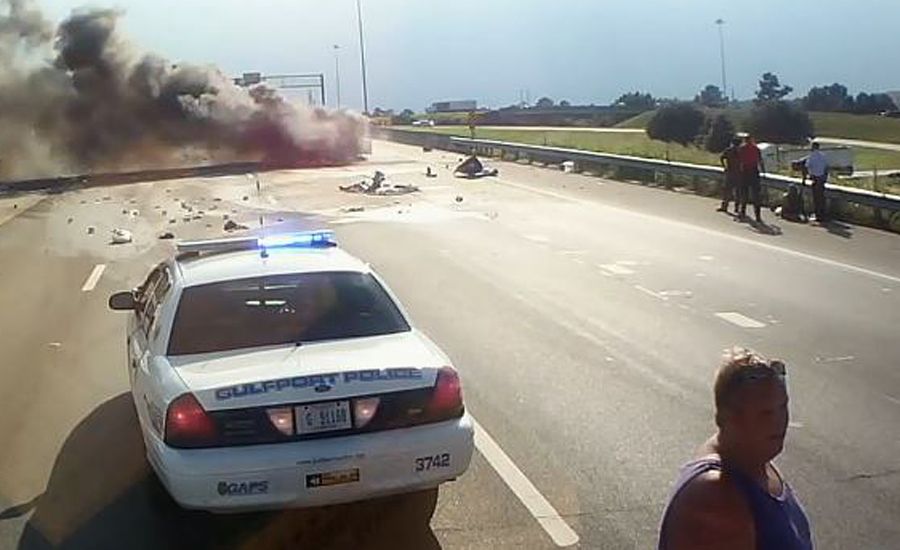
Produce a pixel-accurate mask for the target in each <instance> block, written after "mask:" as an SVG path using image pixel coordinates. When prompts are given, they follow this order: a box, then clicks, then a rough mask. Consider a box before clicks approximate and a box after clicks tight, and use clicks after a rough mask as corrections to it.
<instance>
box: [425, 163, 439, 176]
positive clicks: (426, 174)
mask: <svg viewBox="0 0 900 550" xmlns="http://www.w3.org/2000/svg"><path fill="white" fill-rule="evenodd" d="M425 177H426V178H436V177H437V172H435V171H433V170H432V169H431V166H429V167H427V168H426V169H425Z"/></svg>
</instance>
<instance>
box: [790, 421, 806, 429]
mask: <svg viewBox="0 0 900 550" xmlns="http://www.w3.org/2000/svg"><path fill="white" fill-rule="evenodd" d="M788 426H790V427H791V428H802V427H803V422H796V421H791V422H788Z"/></svg>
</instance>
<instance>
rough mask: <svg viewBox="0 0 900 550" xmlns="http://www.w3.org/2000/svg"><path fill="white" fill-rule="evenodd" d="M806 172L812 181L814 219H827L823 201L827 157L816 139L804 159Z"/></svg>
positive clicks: (818, 220) (822, 221) (820, 220)
mask: <svg viewBox="0 0 900 550" xmlns="http://www.w3.org/2000/svg"><path fill="white" fill-rule="evenodd" d="M804 163H805V164H806V173H807V174H809V178H810V180H811V181H812V195H813V207H814V209H815V211H816V221H817V222H819V223H824V222H825V221H827V217H828V211H827V208H826V203H825V182H826V181H828V158H827V157H826V156H825V153H823V152H822V151H821V147H820V145H819V142H818V141H814V142H812V146H811V150H810V152H809V156H807V157H806V158H805V159H804Z"/></svg>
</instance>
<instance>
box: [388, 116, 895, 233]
mask: <svg viewBox="0 0 900 550" xmlns="http://www.w3.org/2000/svg"><path fill="white" fill-rule="evenodd" d="M375 134H376V137H380V138H382V139H387V140H390V141H395V142H398V143H404V144H407V145H415V146H422V147H430V148H432V149H442V150H445V151H453V152H456V153H460V154H469V153H475V154H477V155H479V156H485V157H500V158H504V159H509V160H516V161H519V160H528V161H531V162H541V163H545V164H562V163H563V162H574V163H575V167H576V168H575V169H576V171H585V170H589V171H591V172H597V173H610V172H614V173H615V172H623V171H624V172H628V171H631V172H632V175H635V177H628V178H626V179H644V180H650V181H654V182H655V181H658V177H659V176H662V180H663V181H662V183H663V185H668V186H672V185H674V183H673V182H674V181H675V180H676V179H679V180H687V181H688V182H689V183H688V185H690V186H692V187H694V189H695V190H700V189H702V188H704V187H705V188H708V189H709V190H711V192H710V193H708V194H713V193H715V192H717V191H718V188H719V186H720V185H721V182H722V179H723V170H722V168H721V167H720V166H709V165H702V164H689V163H684V162H670V161H666V160H661V159H648V158H643V157H632V156H627V155H615V154H612V153H597V152H593V151H582V150H579V149H566V148H562V147H549V146H546V145H529V144H524V143H511V142H505V141H495V140H486V139H469V138H462V137H456V136H449V135H444V134H433V133H429V132H417V131H410V130H400V129H396V128H379V129H377V130H376V131H375ZM642 173H643V176H644V177H641V176H642ZM613 179H616V178H615V176H613ZM761 182H762V185H763V186H764V189H765V191H766V193H765V194H767V195H769V194H770V193H771V192H776V193H777V194H780V193H782V192H784V191H785V190H787V188H788V186H790V185H791V184H796V185H800V184H801V180H800V179H799V178H792V177H789V176H782V175H778V174H765V175H763V177H762V179H761ZM804 194H805V195H810V193H804ZM826 197H827V199H828V201H829V204H830V209H831V210H832V211H833V213H834V214H835V216H837V217H838V218H841V219H846V220H849V221H853V222H856V223H862V224H865V225H872V226H875V227H879V228H883V229H890V230H892V231H898V232H900V196H897V195H891V194H887V193H877V192H875V191H868V190H865V189H857V188H852V187H844V186H841V185H834V184H830V183H829V184H827V185H826ZM807 198H808V199H809V197H807Z"/></svg>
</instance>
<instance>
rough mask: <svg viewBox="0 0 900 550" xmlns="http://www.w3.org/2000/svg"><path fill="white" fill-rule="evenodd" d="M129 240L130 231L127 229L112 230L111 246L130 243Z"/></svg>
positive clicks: (130, 238) (130, 237)
mask: <svg viewBox="0 0 900 550" xmlns="http://www.w3.org/2000/svg"><path fill="white" fill-rule="evenodd" d="M131 240H132V236H131V231H129V230H127V229H120V228H118V227H117V228H115V229H113V230H112V240H111V242H112V244H125V243H130V242H131Z"/></svg>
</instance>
